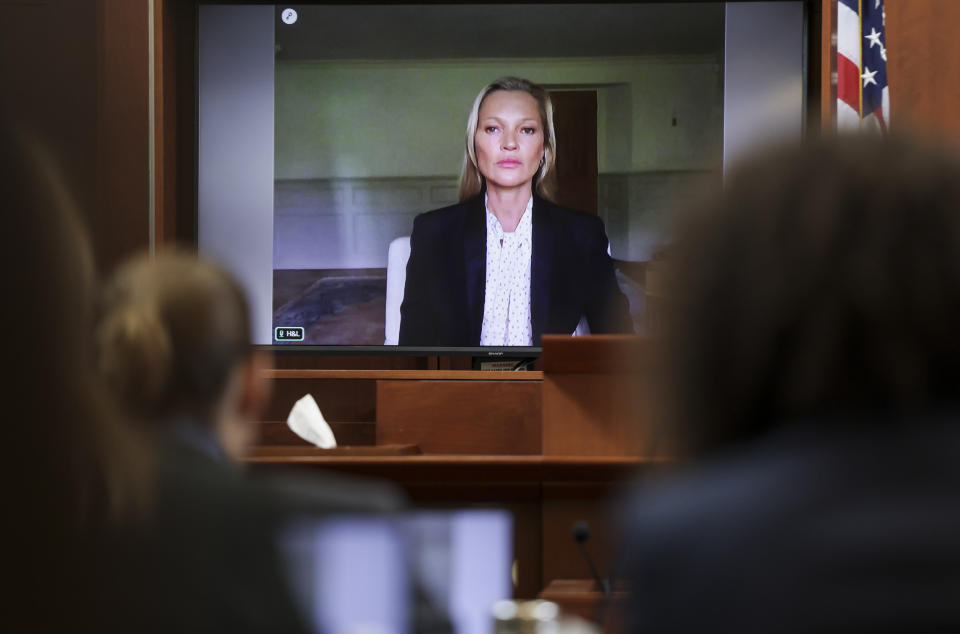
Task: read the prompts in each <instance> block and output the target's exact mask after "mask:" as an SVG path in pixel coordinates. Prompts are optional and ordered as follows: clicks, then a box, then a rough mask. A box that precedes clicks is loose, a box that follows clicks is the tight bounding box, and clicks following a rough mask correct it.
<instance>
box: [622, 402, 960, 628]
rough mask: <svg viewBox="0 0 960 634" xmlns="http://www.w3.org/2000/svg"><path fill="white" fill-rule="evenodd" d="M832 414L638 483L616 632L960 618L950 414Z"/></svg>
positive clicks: (882, 624) (958, 468)
mask: <svg viewBox="0 0 960 634" xmlns="http://www.w3.org/2000/svg"><path fill="white" fill-rule="evenodd" d="M836 422H838V421H823V422H820V423H817V424H812V425H796V426H794V427H792V428H789V429H784V430H782V431H781V432H779V433H777V434H776V435H775V436H773V437H770V438H767V439H762V440H758V441H756V442H754V443H752V444H750V445H746V446H744V447H742V448H740V449H738V450H736V451H728V452H726V453H724V454H723V455H718V456H716V457H715V458H713V459H711V460H709V461H707V462H704V463H701V464H698V465H697V466H696V467H692V468H687V469H684V470H683V471H682V473H676V474H673V475H672V476H670V477H668V478H661V479H660V481H658V482H647V483H646V485H645V486H643V487H642V488H641V489H640V491H639V492H637V494H636V495H635V496H634V497H633V498H632V499H631V500H630V501H629V502H627V503H626V504H625V505H624V507H625V508H626V512H627V515H628V519H627V521H626V523H625V526H626V528H625V533H624V535H623V539H624V542H625V544H626V546H627V547H626V549H625V552H624V553H623V556H622V557H620V558H619V561H621V562H622V565H623V566H624V568H623V570H622V571H621V573H622V574H621V576H623V577H626V578H627V579H628V580H629V581H630V585H631V586H632V588H633V593H634V596H633V599H632V600H631V602H630V604H629V609H628V610H627V615H628V617H629V618H628V624H627V627H626V628H625V629H624V631H640V632H708V631H709V632H738V633H743V632H747V633H749V632H758V633H760V632H825V631H833V632H889V631H905V632H936V631H957V630H958V629H960V537H958V536H960V460H958V456H960V428H958V427H957V425H956V421H950V420H948V421H943V422H940V423H932V424H924V422H923V421H910V422H904V423H902V424H901V425H898V426H894V425H890V426H888V427H887V428H884V427H883V426H881V427H879V428H878V427H876V426H873V427H870V426H868V425H864V426H863V428H861V429H856V428H854V429H851V428H850V423H849V422H845V423H842V424H832V423H836ZM838 427H839V428H841V430H840V431H838V430H837V428H838ZM891 427H895V428H891Z"/></svg>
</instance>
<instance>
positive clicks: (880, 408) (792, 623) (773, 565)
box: [620, 138, 960, 633]
mask: <svg viewBox="0 0 960 634" xmlns="http://www.w3.org/2000/svg"><path fill="white" fill-rule="evenodd" d="M670 267H671V268H670V270H671V274H670V275H671V277H670V285H669V286H668V288H669V291H668V293H669V296H670V302H671V304H670V306H669V308H668V310H669V311H670V314H669V318H668V319H667V323H668V327H667V332H666V334H665V347H664V350H665V353H666V359H665V364H666V368H667V372H666V375H665V379H666V384H667V387H666V390H665V393H664V397H665V401H666V406H667V408H666V409H667V412H668V415H667V417H666V428H667V430H668V431H669V432H672V433H673V435H674V436H675V438H676V439H677V441H678V443H679V445H681V446H683V447H685V448H686V449H687V451H686V454H687V456H686V457H687V459H686V460H683V461H681V462H680V463H679V464H677V465H674V466H673V467H671V468H666V469H665V470H664V471H665V472H664V473H658V475H659V476H661V477H652V474H651V473H649V472H648V473H647V474H646V477H644V478H643V479H642V481H641V482H640V483H639V486H638V487H637V490H636V491H635V492H634V493H633V494H632V496H631V497H630V498H629V499H628V500H626V501H625V502H624V504H623V506H622V507H621V511H622V513H623V515H624V516H625V517H624V519H623V521H622V526H623V534H622V542H623V547H624V548H623V550H624V552H623V557H622V559H621V562H622V568H621V570H620V574H621V576H622V577H624V578H626V579H627V580H628V582H629V585H630V587H631V592H632V596H631V598H630V600H629V602H628V603H627V609H626V617H627V618H626V622H627V628H626V629H627V630H628V631H645V632H658V631H670V632H702V631H711V632H740V633H743V632H772V631H776V632H823V631H837V632H858V631H863V632H866V631H871V632H873V631H909V632H924V631H946V630H956V629H958V628H960V602H958V601H957V597H958V596H960V540H958V539H957V535H960V504H958V503H957V500H958V499H960V498H958V491H960V406H958V398H957V396H958V392H960V337H958V336H957V327H958V326H957V325H958V324H960V160H958V158H957V156H956V155H955V154H953V153H951V152H949V151H947V150H944V149H936V148H933V147H930V146H927V145H924V144H921V143H919V142H916V141H911V140H908V139H903V138H884V139H881V138H840V139H837V140H835V141H830V142H826V141H825V142H815V143H811V144H808V145H806V146H804V147H798V148H788V149H780V150H775V151H769V152H766V153H764V154H762V155H759V156H757V157H755V158H754V159H752V160H750V161H748V162H746V163H744V164H743V165H741V166H740V168H739V169H737V170H735V171H734V172H733V173H731V174H729V175H728V178H727V184H726V188H725V191H724V192H723V194H722V195H721V196H719V197H718V198H716V199H715V200H713V201H711V202H708V203H707V204H705V205H704V206H703V207H702V208H701V209H700V210H699V211H698V212H697V213H695V214H693V215H692V216H691V217H690V218H689V220H688V222H687V223H686V225H685V226H684V227H683V228H682V229H681V230H680V231H679V232H678V233H677V234H676V245H675V248H674V249H673V251H672V253H671V256H670Z"/></svg>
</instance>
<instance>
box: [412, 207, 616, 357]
mask: <svg viewBox="0 0 960 634" xmlns="http://www.w3.org/2000/svg"><path fill="white" fill-rule="evenodd" d="M485 214H486V211H485V210H484V205H483V195H482V194H481V195H479V196H476V197H474V198H471V199H470V200H468V201H465V202H462V203H459V204H456V205H452V206H450V207H445V208H443V209H437V210H435V211H430V212H427V213H425V214H421V215H419V216H417V218H416V219H415V220H414V222H413V233H412V234H411V236H410V259H409V261H408V262H407V278H406V286H405V288H404V293H403V304H402V305H401V307H400V337H399V343H400V345H402V346H465V347H467V346H478V345H480V328H481V326H482V323H483V302H484V282H485V280H486V263H487V241H486V236H487V228H486V215H485ZM530 274H531V275H530V304H531V306H530V318H531V322H532V323H531V325H532V328H533V345H535V346H539V345H540V337H541V335H544V334H567V335H568V334H571V333H572V332H573V331H574V330H575V329H576V327H577V324H578V323H579V321H580V318H581V317H583V316H586V318H587V322H588V324H589V326H590V332H591V333H593V334H601V333H631V332H633V328H632V322H631V320H630V314H629V309H628V305H627V300H626V298H625V297H624V296H623V294H622V293H621V292H620V289H619V287H618V286H617V280H616V277H615V275H614V269H613V262H612V260H611V259H610V257H609V256H608V255H607V235H606V232H605V231H604V228H603V221H601V220H600V219H599V218H597V217H596V216H593V215H591V214H587V213H584V212H582V211H574V210H572V209H566V208H564V207H560V206H558V205H555V204H553V203H551V202H550V201H547V200H545V199H543V198H540V197H538V196H536V195H535V196H534V199H533V249H532V255H531V262H530Z"/></svg>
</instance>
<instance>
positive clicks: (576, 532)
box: [570, 520, 610, 599]
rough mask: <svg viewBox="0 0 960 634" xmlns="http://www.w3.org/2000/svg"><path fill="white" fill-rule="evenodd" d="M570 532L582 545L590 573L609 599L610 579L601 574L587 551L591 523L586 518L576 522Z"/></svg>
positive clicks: (581, 548)
mask: <svg viewBox="0 0 960 634" xmlns="http://www.w3.org/2000/svg"><path fill="white" fill-rule="evenodd" d="M570 533H571V534H572V535H573V539H574V541H575V542H577V545H579V546H580V552H581V553H583V558H584V559H585V560H586V561H587V565H588V566H590V574H592V575H593V580H594V581H596V582H597V586H598V587H599V588H600V591H601V592H603V596H604V598H606V599H609V598H610V581H609V579H605V578H603V577H601V576H600V573H598V572H597V567H596V566H594V565H593V559H591V558H590V554H589V553H588V552H587V547H586V543H587V540H588V539H590V524H589V523H587V522H586V521H584V520H580V521H579V522H575V523H574V524H573V528H572V529H571V530H570Z"/></svg>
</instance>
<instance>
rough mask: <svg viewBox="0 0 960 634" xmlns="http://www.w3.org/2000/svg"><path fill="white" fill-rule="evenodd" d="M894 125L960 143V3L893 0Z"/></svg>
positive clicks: (890, 69)
mask: <svg viewBox="0 0 960 634" xmlns="http://www.w3.org/2000/svg"><path fill="white" fill-rule="evenodd" d="M884 8H885V10H886V14H887V17H886V32H887V52H888V53H887V80H888V83H889V85H890V112H891V114H890V120H891V129H894V130H903V129H916V130H917V131H919V132H921V133H923V134H926V135H930V136H933V137H935V138H940V139H944V140H949V141H951V142H953V143H957V144H960V108H958V107H957V104H958V103H960V38H957V36H956V30H957V29H956V25H957V23H958V21H960V2H953V1H951V0H946V1H944V0H887V1H886V2H885V3H884Z"/></svg>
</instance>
